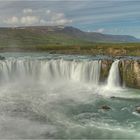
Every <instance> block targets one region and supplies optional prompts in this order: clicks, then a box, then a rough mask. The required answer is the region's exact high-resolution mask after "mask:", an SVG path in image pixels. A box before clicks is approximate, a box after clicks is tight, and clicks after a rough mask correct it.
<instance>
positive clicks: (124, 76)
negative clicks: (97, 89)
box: [100, 60, 140, 89]
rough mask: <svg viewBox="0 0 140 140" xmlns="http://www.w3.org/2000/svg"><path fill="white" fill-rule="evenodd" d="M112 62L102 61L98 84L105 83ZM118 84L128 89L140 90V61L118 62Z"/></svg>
mask: <svg viewBox="0 0 140 140" xmlns="http://www.w3.org/2000/svg"><path fill="white" fill-rule="evenodd" d="M112 63H113V60H102V63H101V74H100V82H105V81H106V80H107V78H108V75H109V70H110V68H111V65H112ZM119 70H120V82H121V85H125V86H126V87H130V88H138V89H140V60H120V62H119Z"/></svg>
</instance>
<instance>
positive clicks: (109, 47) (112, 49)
mask: <svg viewBox="0 0 140 140" xmlns="http://www.w3.org/2000/svg"><path fill="white" fill-rule="evenodd" d="M6 51H19V52H20V51H21V52H27V51H29V52H37V51H40V52H42V51H43V52H50V53H62V54H85V55H86V54H90V55H98V54H103V55H112V56H119V55H130V56H140V43H83V44H82V43H81V44H80V43H75V44H69V45H59V44H58V45H51V44H50V45H45V44H44V45H38V44H37V45H34V46H32V45H31V46H30V45H28V46H26V45H25V46H24V47H23V46H22V45H21V46H20V45H19V46H12V47H11V46H7V47H6V46H5V47H2V46H1V47H0V52H6Z"/></svg>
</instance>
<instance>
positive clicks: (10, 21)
mask: <svg viewBox="0 0 140 140" xmlns="http://www.w3.org/2000/svg"><path fill="white" fill-rule="evenodd" d="M4 23H6V24H11V25H16V24H18V23H19V19H18V17H16V16H13V17H10V18H7V19H5V20H4Z"/></svg>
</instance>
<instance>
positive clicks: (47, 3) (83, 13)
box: [0, 0, 140, 38]
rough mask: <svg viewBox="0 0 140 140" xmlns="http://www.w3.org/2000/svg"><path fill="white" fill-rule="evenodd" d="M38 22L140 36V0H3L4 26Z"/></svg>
mask: <svg viewBox="0 0 140 140" xmlns="http://www.w3.org/2000/svg"><path fill="white" fill-rule="evenodd" d="M36 25H37V26H46V25H52V26H53V25H64V26H74V27H76V28H79V29H81V30H84V31H87V32H99V33H105V34H116V35H117V34H120V35H133V36H135V37H137V38H140V0H43V1H41V0H40V1H39V0H34V1H31V0H24V1H23V0H9V1H8V0H0V27H17V26H36Z"/></svg>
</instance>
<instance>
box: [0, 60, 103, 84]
mask: <svg viewBox="0 0 140 140" xmlns="http://www.w3.org/2000/svg"><path fill="white" fill-rule="evenodd" d="M100 69H101V61H98V60H94V61H76V60H73V61H68V60H63V59H58V60H54V59H52V60H31V59H10V60H5V61H0V81H1V82H13V81H19V82H20V81H27V80H33V81H40V82H42V81H43V82H45V81H53V80H63V81H64V80H72V81H79V82H91V83H93V84H96V85H97V84H98V82H99V77H100Z"/></svg>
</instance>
